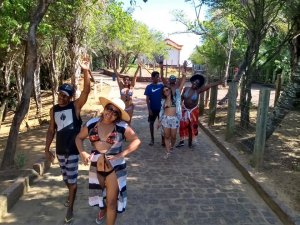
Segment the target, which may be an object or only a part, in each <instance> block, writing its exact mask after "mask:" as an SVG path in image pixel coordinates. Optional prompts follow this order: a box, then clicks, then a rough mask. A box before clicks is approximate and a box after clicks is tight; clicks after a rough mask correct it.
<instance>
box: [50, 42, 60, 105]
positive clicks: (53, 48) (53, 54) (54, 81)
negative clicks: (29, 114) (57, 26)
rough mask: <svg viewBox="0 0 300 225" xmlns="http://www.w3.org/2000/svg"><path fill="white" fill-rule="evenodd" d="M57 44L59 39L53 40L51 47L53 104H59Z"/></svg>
mask: <svg viewBox="0 0 300 225" xmlns="http://www.w3.org/2000/svg"><path fill="white" fill-rule="evenodd" d="M57 43H58V39H57V38H55V37H54V38H53V40H52V46H51V47H50V49H51V50H50V62H49V71H50V77H51V79H50V80H51V87H52V88H51V89H52V98H53V103H54V104H56V103H57V94H56V91H57V89H58V85H59V84H58V75H57V73H56V49H57Z"/></svg>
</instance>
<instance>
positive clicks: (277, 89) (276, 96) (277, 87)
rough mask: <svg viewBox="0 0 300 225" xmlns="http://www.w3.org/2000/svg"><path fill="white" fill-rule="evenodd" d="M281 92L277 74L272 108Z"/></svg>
mask: <svg viewBox="0 0 300 225" xmlns="http://www.w3.org/2000/svg"><path fill="white" fill-rule="evenodd" d="M280 91H281V74H277V80H276V89H275V98H274V106H275V105H276V103H277V101H278V98H279V96H280Z"/></svg>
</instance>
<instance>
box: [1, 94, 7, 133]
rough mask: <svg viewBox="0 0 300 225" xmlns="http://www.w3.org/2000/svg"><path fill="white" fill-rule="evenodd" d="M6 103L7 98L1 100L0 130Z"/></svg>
mask: <svg viewBox="0 0 300 225" xmlns="http://www.w3.org/2000/svg"><path fill="white" fill-rule="evenodd" d="M6 104H7V100H6V99H4V100H3V102H1V105H0V130H1V125H2V122H3V121H4V119H5V115H4V114H5V107H6Z"/></svg>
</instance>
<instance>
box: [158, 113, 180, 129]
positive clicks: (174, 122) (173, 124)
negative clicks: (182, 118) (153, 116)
mask: <svg viewBox="0 0 300 225" xmlns="http://www.w3.org/2000/svg"><path fill="white" fill-rule="evenodd" d="M161 124H162V126H163V127H165V128H171V129H176V128H178V127H179V119H178V118H177V116H165V115H163V116H162V120H161Z"/></svg>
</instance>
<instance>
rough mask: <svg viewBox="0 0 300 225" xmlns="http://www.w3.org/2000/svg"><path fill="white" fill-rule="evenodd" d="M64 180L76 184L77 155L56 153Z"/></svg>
mask: <svg viewBox="0 0 300 225" xmlns="http://www.w3.org/2000/svg"><path fill="white" fill-rule="evenodd" d="M57 159H58V162H59V166H60V171H61V174H62V176H63V180H64V182H66V183H67V184H76V183H77V177H78V161H79V155H57Z"/></svg>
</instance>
